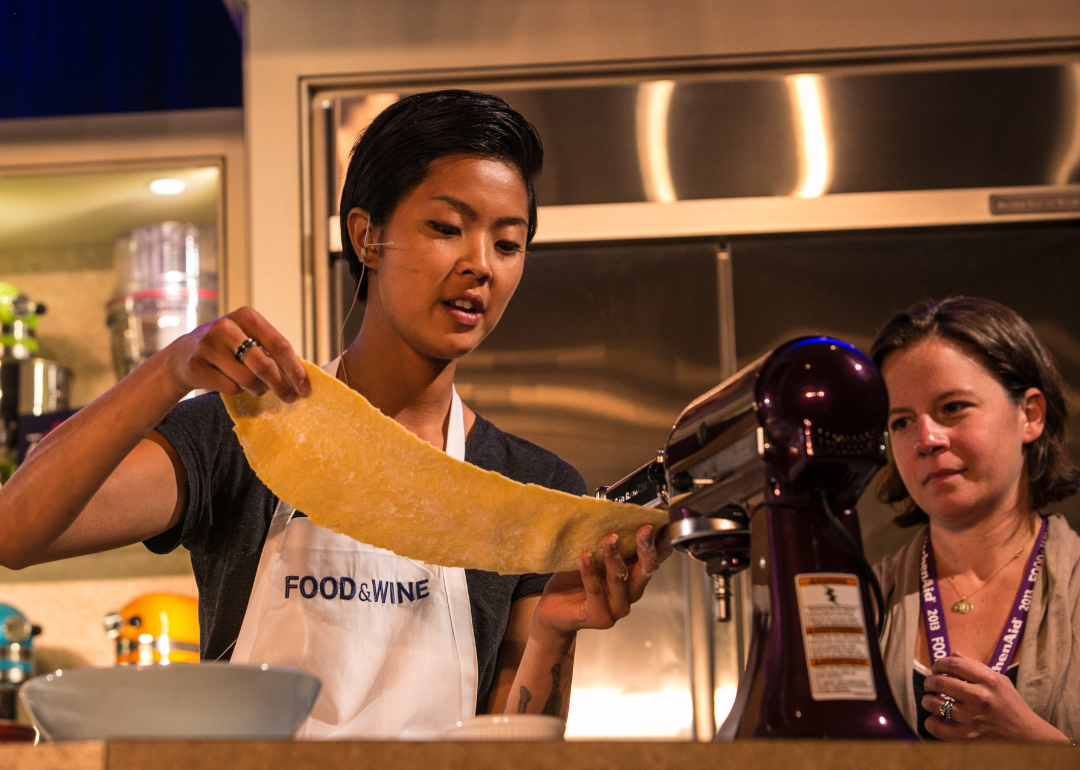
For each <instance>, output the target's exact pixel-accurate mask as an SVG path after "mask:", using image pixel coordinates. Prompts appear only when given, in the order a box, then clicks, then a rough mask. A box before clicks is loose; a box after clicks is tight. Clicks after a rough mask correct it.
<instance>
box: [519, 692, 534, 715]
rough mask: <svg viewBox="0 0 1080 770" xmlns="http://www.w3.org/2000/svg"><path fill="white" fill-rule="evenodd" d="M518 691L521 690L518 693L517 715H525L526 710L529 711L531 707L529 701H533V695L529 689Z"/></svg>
mask: <svg viewBox="0 0 1080 770" xmlns="http://www.w3.org/2000/svg"><path fill="white" fill-rule="evenodd" d="M518 690H519V692H518V705H517V713H519V714H524V713H525V709H527V708H528V707H529V701H531V700H532V693H531V692H529V688H528V687H519V688H518Z"/></svg>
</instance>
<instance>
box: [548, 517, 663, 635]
mask: <svg viewBox="0 0 1080 770" xmlns="http://www.w3.org/2000/svg"><path fill="white" fill-rule="evenodd" d="M603 553H604V563H603V565H602V566H601V565H599V564H596V563H595V560H594V559H593V557H592V554H588V553H585V554H582V555H581V561H580V570H579V571H578V572H558V573H556V574H555V575H553V576H552V577H551V579H550V580H549V581H548V584H547V587H546V588H545V589H544V595H543V596H542V597H541V599H540V603H539V605H537V607H536V612H535V614H534V615H533V631H534V632H540V633H542V634H549V635H555V636H561V637H570V636H572V635H573V634H574V633H576V632H577V631H579V630H580V629H582V628H611V627H612V626H613V625H615V621H617V620H618V619H619V618H623V617H626V615H628V614H629V613H630V605H631V604H633V603H634V602H636V601H637V600H638V599H640V598H641V595H642V594H643V593H644V592H645V586H646V585H647V584H648V582H649V578H651V577H652V576H653V574H654V573H655V572H656V570H657V569H659V567H660V563H661V562H662V561H664V559H666V558H667V557H668V556H670V555H671V541H670V540H669V539H668V537H667V535H666V531H665V534H662V535H660V536H659V537H655V536H654V532H653V528H652V527H651V526H649V525H648V524H646V525H644V526H642V527H641V528H640V529H638V531H637V559H636V560H633V561H632V562H631V563H630V564H629V565H627V564H626V562H625V561H623V558H622V557H621V556H620V555H619V547H618V537H617V536H616V535H608V537H606V538H604V543H603Z"/></svg>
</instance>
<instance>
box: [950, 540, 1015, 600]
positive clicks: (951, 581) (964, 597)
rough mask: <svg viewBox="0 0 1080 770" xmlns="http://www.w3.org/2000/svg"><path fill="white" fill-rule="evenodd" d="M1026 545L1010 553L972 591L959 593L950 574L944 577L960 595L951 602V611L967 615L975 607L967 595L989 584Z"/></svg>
mask: <svg viewBox="0 0 1080 770" xmlns="http://www.w3.org/2000/svg"><path fill="white" fill-rule="evenodd" d="M1026 547H1027V546H1026V545H1022V546H1020V549H1019V550H1018V551H1017V552H1016V553H1014V554H1013V555H1012V558H1011V559H1009V560H1008V561H1007V562H1005V563H1004V564H1002V565H1001V566H1000V567H998V568H997V569H996V570H994V571H993V572H992V573H991V574H990V577H988V578H987V579H986V580H984V581H983V584H982V585H981V586H979V587H978V588H976V589H975V590H974V591H972V592H971V593H969V594H961V593H960V591H959V590H958V589H957V587H956V583H954V582H953V579H952V577H951V576H950V577H948V578H946V580H948V581H949V585H951V586H952V590H953V591H955V592H956V594H957V595H958V596H959V597H960V599H959V601H957V602H955V603H954V604H953V606H952V611H953V612H956V613H958V614H960V615H967V614H968V613H969V612H971V611H972V610H973V609H975V605H974V604H972V603H971V602H969V601H968V597H969V596H974V595H975V594H977V593H979V591H981V590H983V589H984V588H986V586H987V585H989V584H990V581H991V580H993V579H994V577H995V576H996V575H997V573H999V572H1001V571H1002V570H1003V569H1005V568H1006V567H1008V566H1009V565H1010V564H1012V563H1013V562H1014V561H1016V560H1017V559H1018V558H1020V554H1022V553H1023V552H1024V549H1025V548H1026Z"/></svg>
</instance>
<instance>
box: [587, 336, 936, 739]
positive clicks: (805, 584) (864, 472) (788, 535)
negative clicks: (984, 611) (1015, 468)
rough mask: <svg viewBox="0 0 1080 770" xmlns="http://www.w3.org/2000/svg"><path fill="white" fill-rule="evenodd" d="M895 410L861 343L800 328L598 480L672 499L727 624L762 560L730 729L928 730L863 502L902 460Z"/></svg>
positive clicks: (794, 733)
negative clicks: (892, 663)
mask: <svg viewBox="0 0 1080 770" xmlns="http://www.w3.org/2000/svg"><path fill="white" fill-rule="evenodd" d="M887 410H888V401H887V396H886V392H885V387H884V383H883V382H882V380H881V375H880V373H879V372H878V370H877V367H875V366H874V364H873V362H871V361H870V359H868V358H867V357H866V356H865V355H863V354H862V353H861V352H859V351H858V350H857V349H855V348H854V347H852V346H851V345H849V344H847V343H846V342H842V341H840V340H837V339H831V338H829V337H803V338H799V339H795V340H791V341H789V342H787V343H785V344H783V345H781V346H780V347H778V348H776V349H775V350H774V351H773V352H772V353H770V354H768V355H766V356H764V357H762V358H761V359H759V360H758V361H756V362H754V363H753V364H751V365H750V366H748V367H746V368H745V369H743V370H742V371H740V372H738V373H737V374H735V375H734V376H733V377H731V378H729V379H728V380H726V381H725V382H723V383H721V384H720V385H718V386H717V387H716V388H714V389H713V390H711V391H709V392H708V393H705V394H704V395H702V396H701V397H699V398H698V399H696V400H695V401H693V402H692V403H691V404H690V405H688V406H687V407H686V409H684V410H683V412H682V414H681V415H679V418H678V420H677V421H676V422H675V426H674V427H673V428H672V431H671V434H670V436H669V438H668V441H667V445H666V446H665V448H664V449H663V450H662V451H661V453H660V454H659V456H658V457H657V459H656V460H655V461H653V462H651V463H649V464H647V465H645V466H643V467H642V468H640V469H638V470H637V471H635V472H634V473H632V474H631V475H630V476H627V477H626V478H625V479H623V480H621V481H619V482H617V483H616V484H613V485H611V486H610V487H601V488H600V489H599V490H597V495H598V496H602V497H606V498H608V499H612V500H619V501H624V502H632V503H637V504H639V505H645V506H647V507H656V506H666V507H667V509H668V511H669V516H670V523H669V524H668V531H669V533H670V535H671V540H672V544H673V545H674V547H676V548H678V549H679V550H682V551H685V552H686V553H689V554H690V555H691V556H692V557H694V558H695V559H698V560H700V561H702V562H704V563H705V565H706V571H707V572H708V574H709V575H711V576H712V578H713V587H714V599H715V605H714V606H715V616H716V620H717V621H719V622H725V621H727V620H729V619H730V617H731V614H732V610H731V595H730V588H729V581H730V578H731V576H732V575H734V574H735V573H737V572H739V571H741V570H743V569H747V568H749V569H750V574H751V584H752V588H751V592H752V598H753V627H752V635H751V642H750V648H749V653H748V656H747V661H746V669H745V671H744V673H743V676H742V679H741V680H740V682H739V688H738V693H737V695H736V698H735V703H734V706H733V707H732V710H731V713H730V714H729V716H728V718H727V720H726V721H725V722H724V724H723V725H722V726H721V728H720V730H719V732H718V733H717V736H716V738H717V739H718V740H731V739H734V738H751V737H752V738H781V737H783V738H839V739H849V738H881V739H894V740H897V739H899V740H915V739H916V737H915V735H914V734H913V733H912V731H911V730H910V729H909V728H908V726H907V724H906V723H905V722H904V720H903V718H902V716H901V715H900V711H899V709H898V708H897V706H896V703H895V701H894V700H893V697H892V693H891V692H890V690H889V684H888V681H887V679H886V677H885V671H884V667H883V666H882V662H881V653H880V650H879V648H878V643H877V633H876V626H875V617H876V615H875V606H876V607H877V608H878V610H877V614H878V615H880V612H881V608H882V605H883V602H882V600H881V596H880V590H879V588H878V586H877V581H876V579H875V578H874V574H873V570H872V569H871V568H870V566H869V564H867V562H866V559H865V557H864V556H863V552H862V546H861V542H862V541H861V536H860V532H859V521H858V514H857V512H856V511H855V508H854V506H855V502H856V500H857V499H858V497H859V494H860V493H861V492H862V491H863V489H864V488H865V487H866V484H867V483H868V482H869V481H870V479H871V478H872V477H873V475H874V474H875V473H876V472H877V470H878V469H879V468H881V467H882V466H883V465H884V464H885V462H886V447H885V424H886V414H887Z"/></svg>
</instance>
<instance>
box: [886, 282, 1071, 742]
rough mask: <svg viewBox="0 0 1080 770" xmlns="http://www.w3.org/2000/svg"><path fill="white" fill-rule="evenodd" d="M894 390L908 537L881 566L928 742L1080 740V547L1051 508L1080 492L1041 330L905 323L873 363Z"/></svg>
mask: <svg viewBox="0 0 1080 770" xmlns="http://www.w3.org/2000/svg"><path fill="white" fill-rule="evenodd" d="M871 356H872V357H873V359H874V362H875V363H877V365H878V366H879V367H880V368H881V371H882V375H883V376H884V378H885V383H886V386H887V388H888V391H889V440H890V449H891V453H890V454H891V463H890V472H889V475H888V477H887V479H886V480H885V483H884V484H883V486H882V488H881V497H882V499H883V500H884V501H885V502H888V503H892V504H899V505H902V506H903V507H904V510H903V512H902V513H901V514H900V515H899V516H898V517H897V518H896V522H897V523H898V524H900V525H901V526H916V525H918V526H919V527H920V528H919V530H918V531H917V532H916V534H915V537H914V538H912V540H911V541H910V542H909V543H908V544H907V545H906V546H904V548H902V549H901V550H900V551H899V552H898V553H897V554H896V555H894V556H892V557H889V558H886V559H885V560H884V561H883V562H882V563H881V564H880V565H878V567H877V572H878V576H879V578H880V580H881V584H882V591H883V593H884V595H885V596H886V597H887V599H886V628H885V635H884V638H883V644H882V655H883V657H884V659H885V664H886V668H887V669H888V672H889V680H890V684H891V685H892V688H893V693H894V695H895V696H896V699H897V702H898V703H899V705H900V708H901V710H902V711H903V713H904V714H905V716H906V718H907V719H908V721H909V722H910V723H911V724H912V726H913V727H917V729H918V731H919V733H920V735H921V736H923V737H924V738H938V739H942V740H963V739H978V738H983V739H993V740H1032V741H1050V742H1059V743H1069V742H1071V741H1072V739H1073V738H1075V737H1076V736H1077V735H1078V734H1080V537H1078V536H1077V534H1076V533H1075V532H1073V531H1072V530H1071V529H1070V528H1069V525H1068V523H1067V522H1066V521H1065V519H1064V518H1062V517H1061V516H1060V515H1048V514H1047V511H1046V508H1047V507H1048V506H1050V505H1052V504H1053V503H1056V502H1058V501H1060V500H1062V499H1064V498H1066V497H1069V496H1070V495H1072V494H1074V493H1075V492H1076V491H1077V489H1078V487H1080V470H1078V469H1077V467H1076V466H1075V465H1073V463H1072V462H1071V460H1070V459H1069V457H1068V453H1067V450H1066V437H1065V428H1066V420H1067V413H1066V407H1065V399H1064V397H1063V395H1062V384H1061V377H1060V375H1059V373H1058V370H1057V367H1056V366H1055V364H1054V362H1053V360H1052V358H1051V356H1050V354H1049V353H1048V352H1047V350H1046V348H1045V347H1044V346H1043V344H1042V343H1041V342H1040V341H1039V339H1038V338H1037V337H1036V336H1035V334H1034V332H1033V331H1032V329H1031V327H1030V326H1029V325H1028V324H1027V323H1026V322H1025V321H1024V320H1023V319H1022V318H1021V317H1020V316H1019V315H1017V314H1016V313H1015V312H1013V311H1012V310H1010V309H1009V308H1007V307H1004V306H1003V305H1000V304H998V303H996V302H992V301H990V300H985V299H975V298H966V297H956V298H952V299H947V300H944V301H941V302H935V301H928V302H924V303H922V304H919V305H916V306H915V307H912V308H911V309H909V310H907V311H906V312H903V313H899V314H897V315H896V316H895V317H893V318H892V320H890V321H889V323H887V324H886V325H885V327H884V328H883V329H882V330H881V332H880V333H879V334H878V337H877V339H876V340H875V342H874V345H873V348H872V349H871Z"/></svg>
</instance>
